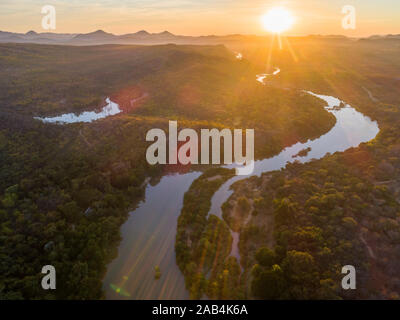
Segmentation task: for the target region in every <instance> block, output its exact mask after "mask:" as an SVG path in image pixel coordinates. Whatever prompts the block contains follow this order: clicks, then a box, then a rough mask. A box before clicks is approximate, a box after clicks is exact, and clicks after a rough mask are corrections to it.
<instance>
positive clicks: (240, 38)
mask: <svg viewBox="0 0 400 320" xmlns="http://www.w3.org/2000/svg"><path fill="white" fill-rule="evenodd" d="M389 36H391V37H392V38H391V39H397V37H400V36H399V35H397V36H393V35H389ZM389 36H388V37H389ZM269 37H270V36H269V35H266V36H256V35H241V34H231V35H225V36H216V35H207V36H182V35H175V34H173V33H171V32H169V31H163V32H160V33H149V32H147V31H146V30H140V31H137V32H135V33H128V34H123V35H115V34H112V33H108V32H105V31H104V30H97V31H94V32H90V33H80V34H68V33H65V34H59V33H51V32H44V33H37V32H35V31H29V32H27V33H25V34H23V33H12V32H3V31H0V42H3V43H4V42H16V43H28V42H29V43H40V44H63V45H101V44H139V45H156V44H169V43H173V44H186V45H189V44H194V45H216V44H225V45H226V44H235V43H238V42H262V41H266V39H268V38H269ZM290 38H291V39H297V38H310V39H312V38H314V39H325V40H346V39H348V38H346V37H345V36H335V35H331V36H323V35H314V36H307V37H290Z"/></svg>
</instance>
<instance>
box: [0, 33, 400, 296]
mask: <svg viewBox="0 0 400 320" xmlns="http://www.w3.org/2000/svg"><path fill="white" fill-rule="evenodd" d="M292 45H293V50H294V52H296V53H297V56H298V57H297V61H296V60H294V59H293V57H292V56H291V55H290V54H289V53H288V52H286V51H285V52H278V51H277V52H274V54H273V56H274V57H275V58H274V64H276V65H279V67H280V68H281V69H282V74H281V75H280V76H279V77H276V78H274V79H272V80H269V81H268V84H267V85H265V86H263V85H261V84H260V83H258V82H256V81H255V75H256V74H257V73H260V71H261V72H263V71H265V57H266V55H267V52H268V47H265V48H264V47H257V48H254V47H246V46H245V45H243V46H244V47H242V48H237V49H240V50H241V51H242V52H243V56H244V57H246V58H245V59H243V60H240V61H239V60H237V59H236V58H235V54H234V53H233V51H231V50H230V49H232V48H229V49H228V48H227V47H225V46H222V45H216V46H177V45H162V46H121V45H105V46H92V47H72V46H71V47H70V46H50V45H33V44H0V299H83V300H87V299H102V298H104V292H103V289H102V279H103V276H104V274H105V272H106V266H107V264H108V263H109V262H110V261H111V260H112V259H113V258H114V257H115V256H116V254H117V248H118V244H119V243H120V241H121V236H120V228H121V225H122V224H123V223H124V222H125V221H126V219H127V217H128V213H129V211H130V210H131V209H132V208H135V206H136V205H137V204H138V203H139V202H140V201H141V200H143V196H144V189H145V185H146V184H145V183H144V182H145V180H146V178H151V177H153V178H155V179H158V178H160V177H161V176H162V175H165V174H171V173H176V172H180V170H181V168H171V167H168V166H166V167H163V166H155V167H154V166H150V165H148V164H147V162H146V159H145V154H146V149H147V147H148V143H147V142H146V141H145V135H146V132H147V131H148V130H150V129H153V128H162V129H163V130H165V131H168V130H167V128H168V121H169V120H176V121H179V124H180V126H182V127H186V128H194V129H196V130H198V129H200V128H230V129H233V128H238V127H239V128H254V129H255V131H256V137H255V150H256V158H257V159H260V158H265V157H270V156H273V155H276V154H278V153H279V152H280V151H281V150H282V149H283V148H285V147H286V146H290V145H292V144H293V143H296V142H298V141H307V140H308V139H313V138H316V137H319V136H320V135H322V134H324V133H326V132H328V131H329V130H330V129H331V128H332V126H334V125H335V118H334V117H333V116H332V115H331V114H329V113H328V112H326V111H325V110H324V108H323V106H324V105H323V102H322V101H320V100H319V99H317V98H314V97H312V96H310V95H307V94H305V93H304V92H303V90H314V91H317V92H319V93H321V94H332V95H336V96H338V97H340V98H341V99H343V100H344V101H346V102H348V103H351V104H352V105H353V106H354V107H355V108H356V109H358V110H359V111H361V112H363V113H364V114H365V115H367V116H369V117H370V118H371V119H373V120H377V121H378V123H379V126H380V129H381V132H380V133H379V135H378V137H377V138H376V139H375V140H374V141H372V142H370V143H368V144H364V145H362V146H360V147H359V148H355V149H352V150H348V151H347V152H345V153H342V154H334V155H329V156H327V157H326V158H324V159H321V160H318V161H313V162H311V163H308V164H305V165H301V164H297V163H296V164H292V165H289V166H288V167H287V168H286V169H284V170H282V171H280V172H274V173H272V174H268V175H264V176H262V177H260V178H250V179H247V180H244V181H241V182H239V183H237V184H235V185H234V193H233V195H232V196H231V198H230V200H229V201H228V203H226V204H225V205H224V206H223V217H222V219H219V218H218V217H216V216H215V215H213V214H211V215H210V216H209V217H207V214H208V211H209V208H210V201H211V198H212V195H213V193H214V192H215V191H216V190H217V189H218V188H219V186H221V185H222V184H223V183H224V182H225V181H227V179H229V178H230V177H232V175H233V174H234V173H233V171H230V170H225V169H221V168H211V169H210V168H209V167H205V168H204V167H203V168H200V169H199V168H197V167H194V166H193V167H189V168H186V169H188V170H198V169H199V170H203V171H204V174H203V175H202V176H201V177H200V178H198V179H197V180H196V181H195V182H194V184H193V185H192V187H191V188H190V189H189V190H188V192H187V194H186V195H185V198H184V207H183V209H182V212H181V216H180V218H179V220H178V222H177V225H178V227H177V228H178V229H177V230H178V232H177V236H176V246H175V249H176V256H177V264H178V266H179V268H180V269H181V271H182V272H183V274H184V275H185V282H186V287H187V288H188V290H189V292H190V296H191V298H200V297H202V296H204V295H206V296H207V297H209V298H213V299H230V298H231V299H245V298H246V299H339V298H342V299H347V298H348V299H353V298H371V297H372V298H382V297H384V298H398V297H399V294H400V282H399V278H398V275H396V270H398V264H397V263H398V261H400V259H399V254H400V246H399V245H400V243H399V239H400V236H399V235H400V233H399V232H400V231H399V219H400V218H399V208H398V206H399V204H398V195H399V193H398V192H399V190H400V189H399V188H400V185H399V184H398V174H399V168H400V163H399V157H400V144H399V141H398V140H399V135H398V132H399V123H400V122H399V117H400V115H399V110H398V107H399V104H400V101H399V97H398V95H397V92H398V90H399V89H400V81H398V71H399V69H400V60H399V57H400V55H399V46H398V44H397V43H393V42H386V41H379V42H377V41H370V40H360V41H358V42H349V41H348V40H342V41H337V40H333V41H320V40H318V39H295V40H293V43H292ZM235 50H236V49H235ZM382 57H383V58H382ZM396 79H397V80H396ZM368 93H369V94H368ZM143 94H146V95H145V98H144V99H142V100H140V101H139V102H138V103H136V104H134V105H132V104H131V103H130V101H132V100H133V99H137V98H139V97H142V96H143ZM106 97H111V99H112V100H113V101H115V102H117V103H119V104H120V106H121V108H122V109H123V112H122V113H121V114H119V115H116V116H113V117H109V118H106V119H103V120H99V121H96V122H93V123H87V124H82V123H81V124H69V125H56V124H45V123H42V122H40V121H37V120H35V119H34V117H36V116H40V117H44V116H54V115H59V114H62V113H69V112H75V113H80V112H82V111H92V110H98V109H99V108H101V107H102V106H103V105H104V101H105V98H106ZM371 97H372V98H373V99H372V98H371ZM232 207H235V208H237V213H238V214H237V215H231V214H230V213H231V209H232ZM228 226H230V227H231V228H232V229H233V230H235V231H237V232H239V233H240V241H239V249H240V256H241V261H240V262H238V261H237V260H236V259H233V258H232V257H228V256H229V252H230V249H231V246H232V239H231V235H230V233H229V228H228ZM344 263H345V264H351V263H354V264H355V265H358V266H359V267H360V269H359V270H360V275H359V279H360V286H361V287H362V288H364V289H363V290H361V291H357V295H356V296H355V295H351V294H348V293H345V292H343V291H341V290H340V288H339V287H338V283H339V282H338V279H339V278H340V276H341V274H340V270H339V268H338V266H341V265H342V264H344ZM46 264H52V265H54V266H55V267H56V269H57V274H58V279H57V283H58V289H57V290H56V291H55V292H51V291H49V292H46V291H43V290H41V287H40V285H39V284H40V280H41V277H42V274H41V273H40V271H41V268H42V266H43V265H46ZM242 268H243V270H242Z"/></svg>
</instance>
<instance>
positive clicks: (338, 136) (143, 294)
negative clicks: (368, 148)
mask: <svg viewBox="0 0 400 320" xmlns="http://www.w3.org/2000/svg"><path fill="white" fill-rule="evenodd" d="M257 81H260V79H259V78H258V76H257ZM307 93H308V94H311V95H314V96H316V97H318V98H319V99H322V100H324V101H325V102H326V107H325V109H326V110H327V111H328V112H330V113H332V114H333V115H334V116H335V117H336V120H337V121H336V124H335V126H334V127H333V128H332V129H331V130H330V131H329V132H328V133H326V134H324V135H322V136H320V137H319V138H317V139H314V140H309V141H307V142H306V143H297V144H295V145H292V146H290V147H288V148H286V149H284V150H283V151H282V152H281V153H280V154H278V155H277V156H274V157H271V158H268V159H264V160H260V161H256V162H255V169H254V172H253V175H257V176H260V175H261V174H262V173H265V172H270V171H274V170H279V169H282V168H284V167H285V166H286V164H287V163H288V162H294V161H296V160H297V161H300V162H302V163H305V162H308V161H310V160H311V159H320V158H322V157H324V156H325V155H326V154H327V153H335V152H342V151H345V150H347V149H349V148H352V147H357V146H359V145H360V143H363V142H368V141H370V140H372V139H374V138H375V137H376V135H377V134H378V132H379V127H378V124H377V123H376V122H375V121H371V119H370V118H368V117H366V116H364V115H363V114H362V113H360V112H358V111H357V110H355V109H354V108H352V107H351V106H350V105H347V104H345V103H342V101H341V100H339V99H337V98H335V97H331V96H324V95H318V94H314V93H312V92H307ZM307 148H310V149H308V150H310V151H309V152H308V154H307V155H306V156H303V157H301V156H296V155H298V153H299V152H300V151H302V150H304V149H307ZM228 167H229V166H228ZM200 175H201V173H200V172H190V173H186V174H182V175H179V174H175V175H167V176H164V177H163V178H162V179H161V181H160V182H159V183H158V184H157V185H156V186H151V185H148V186H147V187H146V195H145V200H144V201H143V202H141V203H140V204H139V206H138V208H137V209H136V210H134V211H132V212H131V213H130V216H129V218H128V220H127V222H126V223H125V224H124V225H123V226H122V230H121V233H122V241H121V244H120V246H119V249H118V257H117V258H116V259H115V260H114V261H112V262H111V263H110V264H109V266H108V269H107V270H108V271H107V274H106V276H105V278H104V281H103V288H104V290H105V292H106V298H107V299H188V297H189V296H188V292H187V290H186V289H185V285H184V277H183V275H182V273H181V272H180V270H179V268H178V267H177V265H176V262H175V250H174V247H175V235H176V227H177V219H178V217H179V214H180V210H181V208H182V205H183V197H184V194H185V192H186V191H187V190H188V189H189V187H190V185H191V184H192V183H193V181H194V180H195V179H197V178H198V177H199V176H200ZM246 178H248V177H245V176H236V177H234V178H232V179H230V180H229V181H227V182H226V183H225V184H224V185H222V186H221V188H220V189H219V190H218V191H217V192H216V193H215V194H214V196H213V198H212V205H211V209H210V213H213V214H215V215H217V216H219V217H221V216H222V211H221V206H222V204H223V203H224V202H225V201H226V200H227V199H228V198H229V196H230V195H231V194H232V190H230V187H231V186H232V184H233V183H235V182H236V181H239V180H242V179H246ZM232 236H233V244H232V252H231V255H232V256H235V257H236V258H237V259H238V260H239V261H240V256H239V250H238V246H237V245H238V241H239V234H238V233H234V232H232ZM155 266H159V267H160V270H161V278H160V279H158V280H156V279H155V277H154V276H155Z"/></svg>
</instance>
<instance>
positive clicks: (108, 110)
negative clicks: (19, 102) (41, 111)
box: [34, 98, 122, 124]
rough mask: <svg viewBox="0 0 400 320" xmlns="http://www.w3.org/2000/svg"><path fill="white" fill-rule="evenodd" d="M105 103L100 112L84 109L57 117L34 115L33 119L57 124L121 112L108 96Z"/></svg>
mask: <svg viewBox="0 0 400 320" xmlns="http://www.w3.org/2000/svg"><path fill="white" fill-rule="evenodd" d="M106 103H107V105H106V106H105V107H104V108H103V109H101V111H100V112H95V111H85V112H83V113H81V114H79V115H76V114H75V113H65V114H62V115H61V116H57V117H48V118H40V117H35V118H34V119H36V120H40V121H43V122H47V123H58V124H65V123H77V122H92V121H95V120H99V119H103V118H106V117H109V116H114V115H116V114H118V113H121V112H122V110H121V109H120V108H119V105H118V104H117V103H115V102H112V101H111V100H110V98H107V99H106Z"/></svg>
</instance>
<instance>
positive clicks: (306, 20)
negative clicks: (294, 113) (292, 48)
mask: <svg viewBox="0 0 400 320" xmlns="http://www.w3.org/2000/svg"><path fill="white" fill-rule="evenodd" d="M44 5H53V6H55V8H56V10H57V29H56V30H53V31H52V32H56V33H87V32H93V31H95V30H98V29H103V30H105V31H107V32H111V33H114V34H124V33H132V32H136V31H139V30H142V29H145V30H147V31H149V32H161V31H164V30H168V31H170V32H172V33H174V34H182V35H194V36H197V35H209V34H215V35H223V34H234V33H240V34H257V35H263V34H265V33H266V32H265V31H264V30H263V28H262V26H261V23H260V17H261V16H262V15H263V14H264V13H265V12H267V11H268V9H270V8H272V7H275V6H284V7H286V8H287V9H288V10H290V11H291V12H292V13H293V15H294V16H295V17H296V24H295V25H294V27H293V28H292V30H290V31H289V32H288V34H289V35H307V34H342V35H346V36H368V35H373V34H389V33H391V34H396V33H400V1H398V0H380V1H377V0H330V1H329V3H328V1H320V0H301V1H299V0H282V1H279V0H246V1H245V2H244V1H243V0H202V1H199V0H157V1H155V0H97V1H95V0H46V1H41V0H2V1H1V2H0V30H2V31H12V32H27V31H29V30H35V31H36V32H47V30H43V29H42V27H41V20H42V16H43V15H42V14H41V12H40V11H41V8H42V6H44ZM344 5H353V6H354V7H355V8H356V10H357V28H356V30H344V29H343V28H342V23H341V21H342V18H343V16H344V15H343V14H342V12H341V11H342V7H343V6H344Z"/></svg>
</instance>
